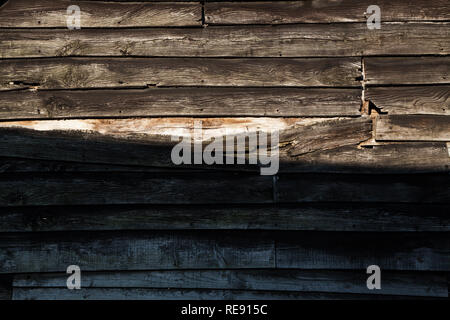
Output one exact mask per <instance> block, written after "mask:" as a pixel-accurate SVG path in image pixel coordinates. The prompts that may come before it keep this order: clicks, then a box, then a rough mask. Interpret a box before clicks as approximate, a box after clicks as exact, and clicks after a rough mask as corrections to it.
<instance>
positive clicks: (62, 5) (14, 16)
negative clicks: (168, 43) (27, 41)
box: [0, 0, 202, 32]
mask: <svg viewBox="0 0 450 320" xmlns="http://www.w3.org/2000/svg"><path fill="white" fill-rule="evenodd" d="M71 5H76V6H78V7H79V8H80V27H81V28H98V27H108V28H123V27H154V26H200V25H201V21H202V7H201V5H200V4H199V3H188V2H185V3H183V2H170V3H152V2H140V3H139V2H133V3H121V2H108V1H104V2H103V1H75V2H74V1H69V0H44V1H30V0H13V1H8V2H7V3H6V4H5V5H3V6H2V7H1V8H0V28H5V27H7V28H50V27H59V28H67V25H68V23H67V17H68V16H70V15H71V14H70V13H71V12H72V11H69V13H68V12H67V10H68V8H69V6H71ZM72 14H73V13H72ZM73 32H76V31H73Z"/></svg>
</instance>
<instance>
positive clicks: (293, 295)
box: [13, 288, 436, 300]
mask: <svg viewBox="0 0 450 320" xmlns="http://www.w3.org/2000/svg"><path fill="white" fill-rule="evenodd" d="M40 299H42V300H55V299H57V300H373V299H376V300H392V299H401V300H404V299H408V297H405V296H401V297H400V296H381V295H380V296H378V295H361V294H333V293H309V292H307V293H305V292H300V293H297V292H266V291H242V290H237V291H234V290H211V289H210V290H179V289H173V290H172V289H165V290H164V289H133V288H125V289H123V288H106V289H104V288H93V289H81V290H67V289H61V288H15V289H14V292H13V300H40ZM415 299H417V297H415ZM433 299H436V298H433Z"/></svg>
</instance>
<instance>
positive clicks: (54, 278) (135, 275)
mask: <svg viewBox="0 0 450 320" xmlns="http://www.w3.org/2000/svg"><path fill="white" fill-rule="evenodd" d="M367 277H368V275H367V273H366V272H365V270H359V271H328V270H264V269H262V270H198V271H190V270H188V271H140V272H110V273H93V272H86V273H82V280H81V287H82V288H161V289H168V288H170V289H225V290H246V291H247V290H258V291H261V290H264V291H297V292H327V293H356V294H377V295H379V294H384V295H404V296H431V297H447V296H448V290H447V277H446V276H445V275H442V274H434V273H418V272H414V273H413V272H393V271H386V272H383V273H382V286H381V289H380V290H369V289H368V288H367V285H366V281H367ZM66 281H67V274H64V273H60V274H54V273H50V274H42V273H41V274H21V275H17V276H15V277H14V287H15V288H17V287H26V288H31V287H33V288H65V287H66Z"/></svg>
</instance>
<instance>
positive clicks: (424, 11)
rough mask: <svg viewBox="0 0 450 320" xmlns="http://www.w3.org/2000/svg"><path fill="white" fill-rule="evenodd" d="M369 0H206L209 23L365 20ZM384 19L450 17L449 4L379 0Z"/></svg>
mask: <svg viewBox="0 0 450 320" xmlns="http://www.w3.org/2000/svg"><path fill="white" fill-rule="evenodd" d="M371 4H373V3H372V2H370V1H361V0H359V1H358V0H344V1H321V2H314V1H283V2H278V1H267V2H266V1H264V2H261V1H258V2H210V1H207V2H206V3H205V20H206V23H208V24H280V23H314V22H319V23H329V22H355V21H360V22H365V21H366V20H367V18H368V17H369V16H370V14H368V13H366V11H367V8H368V7H369V6H370V5H371ZM377 5H378V6H379V7H380V8H381V11H382V15H383V19H382V21H383V22H386V21H418V20H429V21H432V20H450V14H449V12H450V5H449V3H448V1H445V0H437V1H436V0H433V1H427V0H419V1H417V0H416V1H414V6H411V3H410V2H409V1H408V0H400V1H399V0H396V1H389V0H381V1H377Z"/></svg>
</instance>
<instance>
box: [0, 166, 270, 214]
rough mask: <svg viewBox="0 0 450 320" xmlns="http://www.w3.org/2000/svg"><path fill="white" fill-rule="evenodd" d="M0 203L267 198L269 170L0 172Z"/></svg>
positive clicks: (258, 200)
mask: <svg viewBox="0 0 450 320" xmlns="http://www.w3.org/2000/svg"><path fill="white" fill-rule="evenodd" d="M0 191H1V192H0V206H24V205H71V204H72V205H82V204H85V205H87V204H131V203H135V204H136V203H141V204H145V203H151V204H158V203H160V204H164V203H165V204H169V203H173V204H189V203H271V202H272V197H273V190H272V177H271V176H258V175H253V176H246V175H243V174H242V173H240V174H237V173H235V174H214V173H213V174H206V173H205V174H197V175H195V174H194V175H192V174H191V175H189V174H183V173H180V174H175V176H173V175H170V174H160V175H158V174H157V173H154V174H151V173H136V172H135V173H131V172H130V173H115V174H114V175H111V174H108V173H98V174H95V175H94V174H92V173H77V174H70V173H64V174H62V173H61V174H58V175H57V176H53V177H52V176H46V175H45V174H43V175H39V174H37V175H29V174H24V175H23V176H22V175H19V174H15V175H14V177H10V176H2V177H0Z"/></svg>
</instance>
